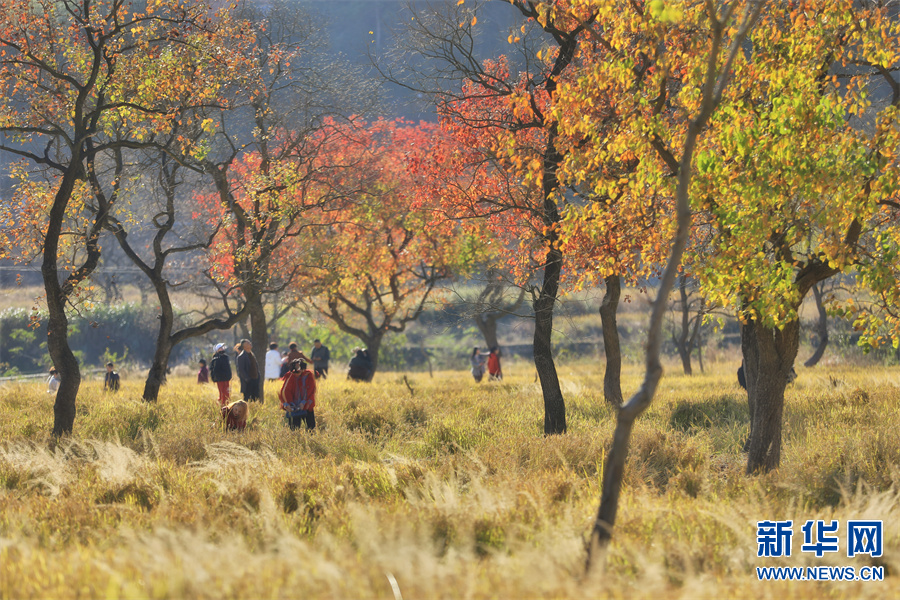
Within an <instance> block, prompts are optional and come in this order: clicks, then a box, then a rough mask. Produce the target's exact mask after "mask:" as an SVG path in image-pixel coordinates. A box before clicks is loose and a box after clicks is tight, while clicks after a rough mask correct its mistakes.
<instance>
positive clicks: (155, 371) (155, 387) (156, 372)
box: [143, 325, 173, 402]
mask: <svg viewBox="0 0 900 600" xmlns="http://www.w3.org/2000/svg"><path fill="white" fill-rule="evenodd" d="M171 328H172V327H171V325H169V330H170V331H171ZM160 329H162V326H160ZM169 339H170V338H169V334H168V333H165V334H163V333H162V331H160V335H159V337H158V338H157V339H156V349H155V350H154V352H153V362H152V363H151V364H150V371H149V372H148V373H147V381H146V382H144V396H143V398H144V400H145V401H146V402H156V400H157V399H158V398H159V388H161V387H162V386H163V385H165V383H166V371H167V370H168V369H169V356H170V355H171V354H172V348H173V346H172V343H171V342H170V341H169Z"/></svg>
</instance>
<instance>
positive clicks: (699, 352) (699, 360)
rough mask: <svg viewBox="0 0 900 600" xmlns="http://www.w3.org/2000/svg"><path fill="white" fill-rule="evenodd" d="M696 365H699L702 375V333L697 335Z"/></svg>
mask: <svg viewBox="0 0 900 600" xmlns="http://www.w3.org/2000/svg"><path fill="white" fill-rule="evenodd" d="M696 345H697V364H698V365H700V372H701V373H704V372H705V371H704V369H703V333H702V332H701V333H698V334H697V344H696Z"/></svg>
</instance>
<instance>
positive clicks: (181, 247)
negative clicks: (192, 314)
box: [107, 151, 246, 401]
mask: <svg viewBox="0 0 900 600" xmlns="http://www.w3.org/2000/svg"><path fill="white" fill-rule="evenodd" d="M117 156H119V159H118V161H119V162H120V163H121V162H122V159H121V156H120V151H118V152H117ZM151 165H152V167H153V168H155V170H156V181H155V182H153V183H152V184H149V185H144V186H142V187H141V192H142V193H143V194H146V193H147V191H148V190H153V191H154V192H155V194H154V195H156V196H157V198H158V199H157V201H156V202H154V203H153V204H154V206H153V207H152V208H151V211H152V212H151V214H150V215H147V218H146V220H147V221H149V222H150V223H151V224H152V226H153V228H154V229H155V232H154V235H153V238H152V240H151V241H150V243H149V244H148V250H149V253H148V252H144V251H143V250H142V248H141V247H140V246H138V245H136V244H134V243H132V240H131V239H130V238H129V229H131V226H132V225H134V223H133V221H134V215H133V214H130V213H131V211H130V210H129V211H124V214H111V215H110V217H109V219H108V222H107V228H108V229H109V230H110V231H112V233H113V235H115V237H116V240H117V241H118V243H119V245H120V246H121V248H122V250H123V251H124V252H125V254H126V256H128V258H129V259H131V261H132V263H134V265H136V266H137V268H138V269H140V271H141V272H142V273H143V274H144V276H145V277H146V278H147V279H148V280H149V283H150V285H151V286H152V287H153V291H154V292H155V293H156V298H157V301H158V302H159V307H160V312H159V329H158V333H157V337H156V346H155V350H154V354H153V361H152V362H151V364H150V370H149V371H148V373H147V380H146V382H145V383H144V392H143V396H142V397H143V399H144V400H146V401H155V400H156V399H157V398H158V397H159V390H160V387H161V386H162V385H163V384H164V383H165V382H166V371H167V370H168V365H169V357H170V356H171V354H172V350H173V349H174V348H175V346H177V345H178V344H180V343H181V342H183V341H185V340H188V339H190V338H193V337H197V336H201V335H204V334H206V333H209V332H210V331H213V330H217V329H219V330H221V329H228V328H230V327H232V326H233V325H234V324H235V323H237V322H238V321H239V320H241V319H242V318H244V316H245V315H246V304H241V303H240V299H239V298H235V296H236V295H237V294H236V293H235V292H236V291H235V290H233V289H223V287H222V285H215V286H214V287H216V288H217V291H218V295H219V298H220V299H221V309H220V312H221V313H224V314H222V315H221V316H215V317H209V318H205V319H201V320H196V319H194V322H193V323H191V324H188V325H185V326H183V327H180V328H178V327H177V323H176V315H175V307H174V304H173V301H172V295H171V291H172V290H173V289H174V288H176V287H181V286H183V285H185V284H186V283H189V282H191V280H193V283H194V285H197V284H198V283H199V281H198V280H201V279H204V280H206V281H213V280H212V278H211V277H204V276H205V275H208V272H209V269H210V261H209V258H210V257H209V250H210V248H211V246H212V245H213V243H214V241H215V237H216V234H217V233H218V228H219V227H220V224H215V225H213V227H212V228H211V229H210V228H209V227H207V228H206V231H203V230H202V229H203V228H202V225H204V224H205V222H204V220H203V219H197V220H193V221H192V220H191V219H189V218H187V217H188V214H189V213H188V211H189V209H190V208H191V207H190V206H189V204H188V202H187V201H186V200H187V199H186V198H185V197H184V196H185V194H186V192H185V191H183V190H184V189H185V188H188V192H187V194H190V193H192V191H193V190H192V186H191V185H190V183H185V181H184V177H185V171H187V169H185V168H183V167H181V166H180V165H179V164H178V163H177V162H175V161H173V160H172V159H171V158H170V157H169V156H168V155H167V154H166V153H165V152H155V153H154V157H153V160H152V162H151ZM138 166H139V167H140V168H142V169H146V168H147V167H148V165H146V164H140V165H138ZM151 172H152V171H151ZM188 176H190V172H189V171H188ZM194 179H195V180H196V177H195V178H194ZM195 183H196V182H195ZM189 223H190V224H192V225H195V226H196V225H198V224H199V225H201V227H200V230H199V231H198V230H193V231H192V230H189V229H188V228H187V227H185V225H187V224H189ZM148 254H149V256H148ZM179 258H182V260H179ZM184 259H187V261H185V260H184ZM173 263H174V266H176V267H181V270H182V271H186V272H187V273H188V274H187V275H186V276H184V277H182V278H180V280H179V279H175V278H174V276H173V274H172V273H171V270H172V269H171V267H172V266H173ZM167 266H168V267H169V269H167V268H166V267H167ZM213 283H214V284H215V281H213ZM233 304H238V305H239V306H238V307H236V308H235V307H233Z"/></svg>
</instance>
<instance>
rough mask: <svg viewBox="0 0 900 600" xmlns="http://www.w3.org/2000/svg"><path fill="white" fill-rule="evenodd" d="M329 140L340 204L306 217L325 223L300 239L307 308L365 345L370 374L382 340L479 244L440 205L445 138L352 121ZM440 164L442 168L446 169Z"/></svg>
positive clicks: (434, 132) (462, 267)
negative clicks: (438, 171)
mask: <svg viewBox="0 0 900 600" xmlns="http://www.w3.org/2000/svg"><path fill="white" fill-rule="evenodd" d="M339 129H340V131H341V132H342V134H343V135H340V136H329V137H330V138H331V139H330V142H329V152H328V154H326V155H323V159H324V160H326V161H328V162H332V163H338V164H344V165H347V168H346V170H345V171H344V172H343V174H342V176H341V177H340V179H339V180H338V181H336V185H337V187H338V189H340V190H343V194H342V195H343V196H344V198H343V200H342V201H341V202H340V203H332V204H330V205H328V206H327V207H326V208H324V209H323V210H319V211H315V212H313V213H310V218H312V219H315V220H317V221H318V223H319V224H320V225H322V226H324V227H325V229H324V231H322V230H313V229H310V230H308V231H309V232H310V233H312V237H311V238H306V239H303V240H298V241H299V244H298V245H299V246H300V249H299V253H300V256H306V264H307V267H306V268H305V269H304V275H305V276H306V278H307V279H306V280H305V281H306V284H307V285H308V286H309V292H310V294H311V296H312V298H313V300H312V303H313V305H314V306H315V307H316V308H317V309H318V310H319V311H320V312H321V313H322V314H323V315H324V316H325V317H327V318H329V319H331V320H332V321H334V323H335V324H336V325H337V326H338V327H339V328H340V329H341V330H342V331H344V332H346V333H349V334H350V335H353V336H355V337H357V338H358V339H359V340H360V341H362V342H363V344H365V345H366V347H367V348H368V350H369V356H370V358H371V360H372V363H373V371H374V370H375V369H376V368H377V365H378V354H379V351H380V348H381V344H382V342H383V340H384V337H385V336H386V335H388V334H390V333H400V332H402V331H404V330H405V328H406V326H407V325H408V324H409V323H412V322H413V321H415V320H416V319H418V318H419V316H420V315H421V314H422V311H423V310H424V309H425V306H426V305H427V302H428V301H429V300H430V299H433V297H434V295H435V293H436V292H437V291H438V290H437V286H438V285H439V284H440V283H442V282H444V281H446V280H449V279H450V278H451V277H453V276H456V275H459V274H462V273H464V272H465V271H466V270H467V268H468V266H469V265H471V264H472V262H473V261H474V260H475V259H476V258H477V256H478V252H479V249H478V243H477V240H475V239H473V238H472V236H471V235H469V234H467V233H465V232H464V231H462V229H461V228H460V227H459V226H458V225H457V224H456V223H454V222H453V221H451V220H448V219H446V218H444V217H443V215H442V213H441V211H440V210H439V209H440V195H441V192H442V186H440V185H439V184H436V183H435V182H434V181H433V180H431V178H430V174H431V173H432V172H433V169H434V168H435V165H434V163H433V162H432V161H433V160H434V159H435V157H436V156H438V155H440V154H441V152H435V146H440V145H442V144H443V143H445V140H444V136H443V135H442V134H441V132H440V131H439V130H438V128H437V126H435V125H429V124H427V123H421V124H419V125H417V126H412V125H411V124H408V123H403V122H397V121H375V122H373V123H371V124H367V123H364V122H356V123H354V124H353V125H347V126H343V127H339ZM439 168H446V165H443V167H439Z"/></svg>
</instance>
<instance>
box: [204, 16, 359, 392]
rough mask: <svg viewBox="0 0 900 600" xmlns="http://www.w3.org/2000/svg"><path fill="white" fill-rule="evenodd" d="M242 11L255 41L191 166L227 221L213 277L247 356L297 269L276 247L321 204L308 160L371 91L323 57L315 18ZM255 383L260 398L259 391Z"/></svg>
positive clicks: (320, 174) (320, 185)
mask: <svg viewBox="0 0 900 600" xmlns="http://www.w3.org/2000/svg"><path fill="white" fill-rule="evenodd" d="M241 6H242V12H241V13H240V15H241V17H242V18H243V19H244V20H245V26H246V27H247V28H248V29H249V30H251V31H253V33H254V36H255V38H256V42H257V43H256V45H255V46H254V47H252V48H247V51H246V55H245V58H246V61H247V68H246V70H245V72H244V77H243V79H242V81H241V82H240V86H239V87H238V88H237V89H236V90H235V93H236V94H238V95H239V97H240V99H241V100H240V101H238V102H235V103H233V104H232V106H229V107H228V108H227V109H226V110H218V111H215V112H212V111H209V112H207V113H206V114H208V118H209V119H210V120H211V121H210V122H211V123H213V124H214V127H215V133H214V135H213V138H212V140H211V147H212V150H211V152H210V153H209V154H208V155H206V156H204V157H203V160H202V161H201V162H200V164H201V168H202V169H203V171H204V172H205V173H207V174H208V175H209V176H210V177H211V179H212V182H213V186H214V189H215V196H216V203H217V204H218V209H216V208H214V207H210V213H211V214H218V216H219V218H222V219H225V220H226V221H227V227H223V228H222V229H221V233H220V238H219V244H218V248H219V258H220V262H221V266H222V268H221V269H220V270H219V274H220V275H221V276H222V277H225V278H229V279H230V280H231V282H232V283H233V285H235V286H237V287H238V288H240V290H241V293H242V294H243V301H244V302H245V303H246V305H247V311H248V313H249V316H250V329H251V336H250V337H251V341H252V343H253V346H254V348H256V350H257V351H261V349H263V348H266V347H267V346H268V342H269V339H268V320H267V317H266V311H265V308H264V304H265V297H266V295H270V294H278V293H282V292H284V291H285V290H287V289H290V287H291V283H292V281H293V278H294V277H295V276H296V275H297V274H298V273H299V266H298V265H296V264H293V265H292V264H290V263H287V262H284V261H279V260H278V256H279V253H280V252H281V250H280V246H281V245H282V244H283V243H285V241H287V240H290V239H291V238H294V237H296V236H297V235H298V234H299V233H300V231H301V230H302V229H303V228H304V227H305V226H306V223H305V222H304V221H303V219H302V218H301V217H302V215H303V214H304V212H305V211H307V210H309V209H310V208H311V207H315V206H320V205H322V204H324V203H327V202H328V201H329V198H330V196H329V193H328V185H327V183H326V181H327V179H328V177H329V175H328V174H327V172H328V171H329V169H332V168H334V167H336V166H337V165H326V164H325V163H323V162H322V161H320V160H318V158H319V154H320V151H321V148H322V145H323V144H324V143H325V142H326V141H327V140H326V138H325V137H323V136H322V135H320V133H321V132H322V131H333V129H330V128H327V127H323V123H324V122H325V120H326V119H328V118H339V117H340V115H341V114H343V113H356V114H358V113H360V112H363V113H365V112H367V111H368V110H369V109H370V108H371V107H372V105H373V103H374V102H375V99H376V98H377V94H376V93H374V88H373V86H372V85H371V84H370V83H369V82H368V81H367V79H366V78H365V77H364V76H363V75H362V73H361V72H360V70H359V69H356V68H353V67H351V66H349V65H347V64H344V63H342V62H340V61H338V60H335V59H329V58H327V57H326V55H325V52H324V50H323V49H324V47H325V46H326V45H327V41H326V40H323V39H322V38H321V35H320V34H319V30H318V28H317V27H316V25H315V20H314V19H312V18H310V17H309V16H308V15H306V14H305V13H304V12H303V11H302V10H299V9H298V8H297V6H296V5H295V4H293V3H289V2H282V1H276V2H271V3H267V4H266V6H265V7H263V8H261V7H257V6H255V5H254V4H252V3H245V4H243V5H241ZM263 385H264V380H261V381H260V395H261V396H262V395H263V393H264V390H263Z"/></svg>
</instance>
